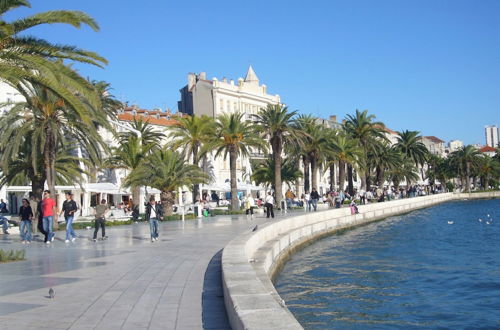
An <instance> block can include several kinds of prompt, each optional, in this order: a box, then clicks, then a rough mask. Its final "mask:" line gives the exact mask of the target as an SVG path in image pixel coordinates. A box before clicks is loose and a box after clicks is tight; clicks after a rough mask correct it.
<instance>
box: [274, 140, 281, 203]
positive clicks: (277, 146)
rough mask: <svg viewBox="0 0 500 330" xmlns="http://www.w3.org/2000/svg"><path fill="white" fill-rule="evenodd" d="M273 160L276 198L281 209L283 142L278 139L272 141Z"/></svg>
mask: <svg viewBox="0 0 500 330" xmlns="http://www.w3.org/2000/svg"><path fill="white" fill-rule="evenodd" d="M272 148H273V158H274V189H275V190H274V192H275V197H276V204H277V205H278V207H281V200H282V199H283V193H282V182H281V151H282V150H281V141H280V139H279V137H276V138H275V139H274V141H272Z"/></svg>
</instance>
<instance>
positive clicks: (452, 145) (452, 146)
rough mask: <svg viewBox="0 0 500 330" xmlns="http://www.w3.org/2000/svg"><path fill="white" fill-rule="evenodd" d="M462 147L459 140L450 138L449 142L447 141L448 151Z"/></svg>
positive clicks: (462, 144)
mask: <svg viewBox="0 0 500 330" xmlns="http://www.w3.org/2000/svg"><path fill="white" fill-rule="evenodd" d="M463 147H464V143H463V142H462V141H460V140H451V141H450V142H448V148H449V150H450V153H452V152H455V151H457V150H459V149H462V148H463Z"/></svg>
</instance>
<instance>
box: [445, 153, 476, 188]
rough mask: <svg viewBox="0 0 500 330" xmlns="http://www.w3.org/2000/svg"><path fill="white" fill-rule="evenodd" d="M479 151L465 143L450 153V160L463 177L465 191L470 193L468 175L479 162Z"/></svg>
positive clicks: (469, 175)
mask: <svg viewBox="0 0 500 330" xmlns="http://www.w3.org/2000/svg"><path fill="white" fill-rule="evenodd" d="M480 154H481V153H480V151H479V150H477V149H476V148H474V147H473V146H471V145H467V146H465V147H463V148H461V149H459V150H457V151H455V152H452V153H451V154H450V158H451V162H452V163H454V164H455V165H456V166H457V168H458V173H459V174H460V176H461V177H465V185H466V190H467V192H469V193H470V177H471V170H472V167H473V166H476V165H477V164H478V162H479V156H480Z"/></svg>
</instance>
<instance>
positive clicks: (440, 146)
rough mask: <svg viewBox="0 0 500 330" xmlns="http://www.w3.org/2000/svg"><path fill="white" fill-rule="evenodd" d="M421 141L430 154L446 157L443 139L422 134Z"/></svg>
mask: <svg viewBox="0 0 500 330" xmlns="http://www.w3.org/2000/svg"><path fill="white" fill-rule="evenodd" d="M422 143H423V144H424V145H425V146H426V147H427V150H429V152H430V153H431V154H434V155H437V156H441V157H446V153H445V147H444V141H443V140H441V139H440V138H437V137H435V136H423V137H422Z"/></svg>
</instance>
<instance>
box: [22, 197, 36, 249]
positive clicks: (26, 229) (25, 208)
mask: <svg viewBox="0 0 500 330" xmlns="http://www.w3.org/2000/svg"><path fill="white" fill-rule="evenodd" d="M19 216H20V217H21V224H20V226H19V227H20V228H19V234H20V235H21V242H22V243H23V244H30V243H31V230H32V228H31V220H32V219H33V211H32V210H31V206H30V204H29V201H28V200H27V199H26V198H23V202H22V205H21V207H20V208H19Z"/></svg>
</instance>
